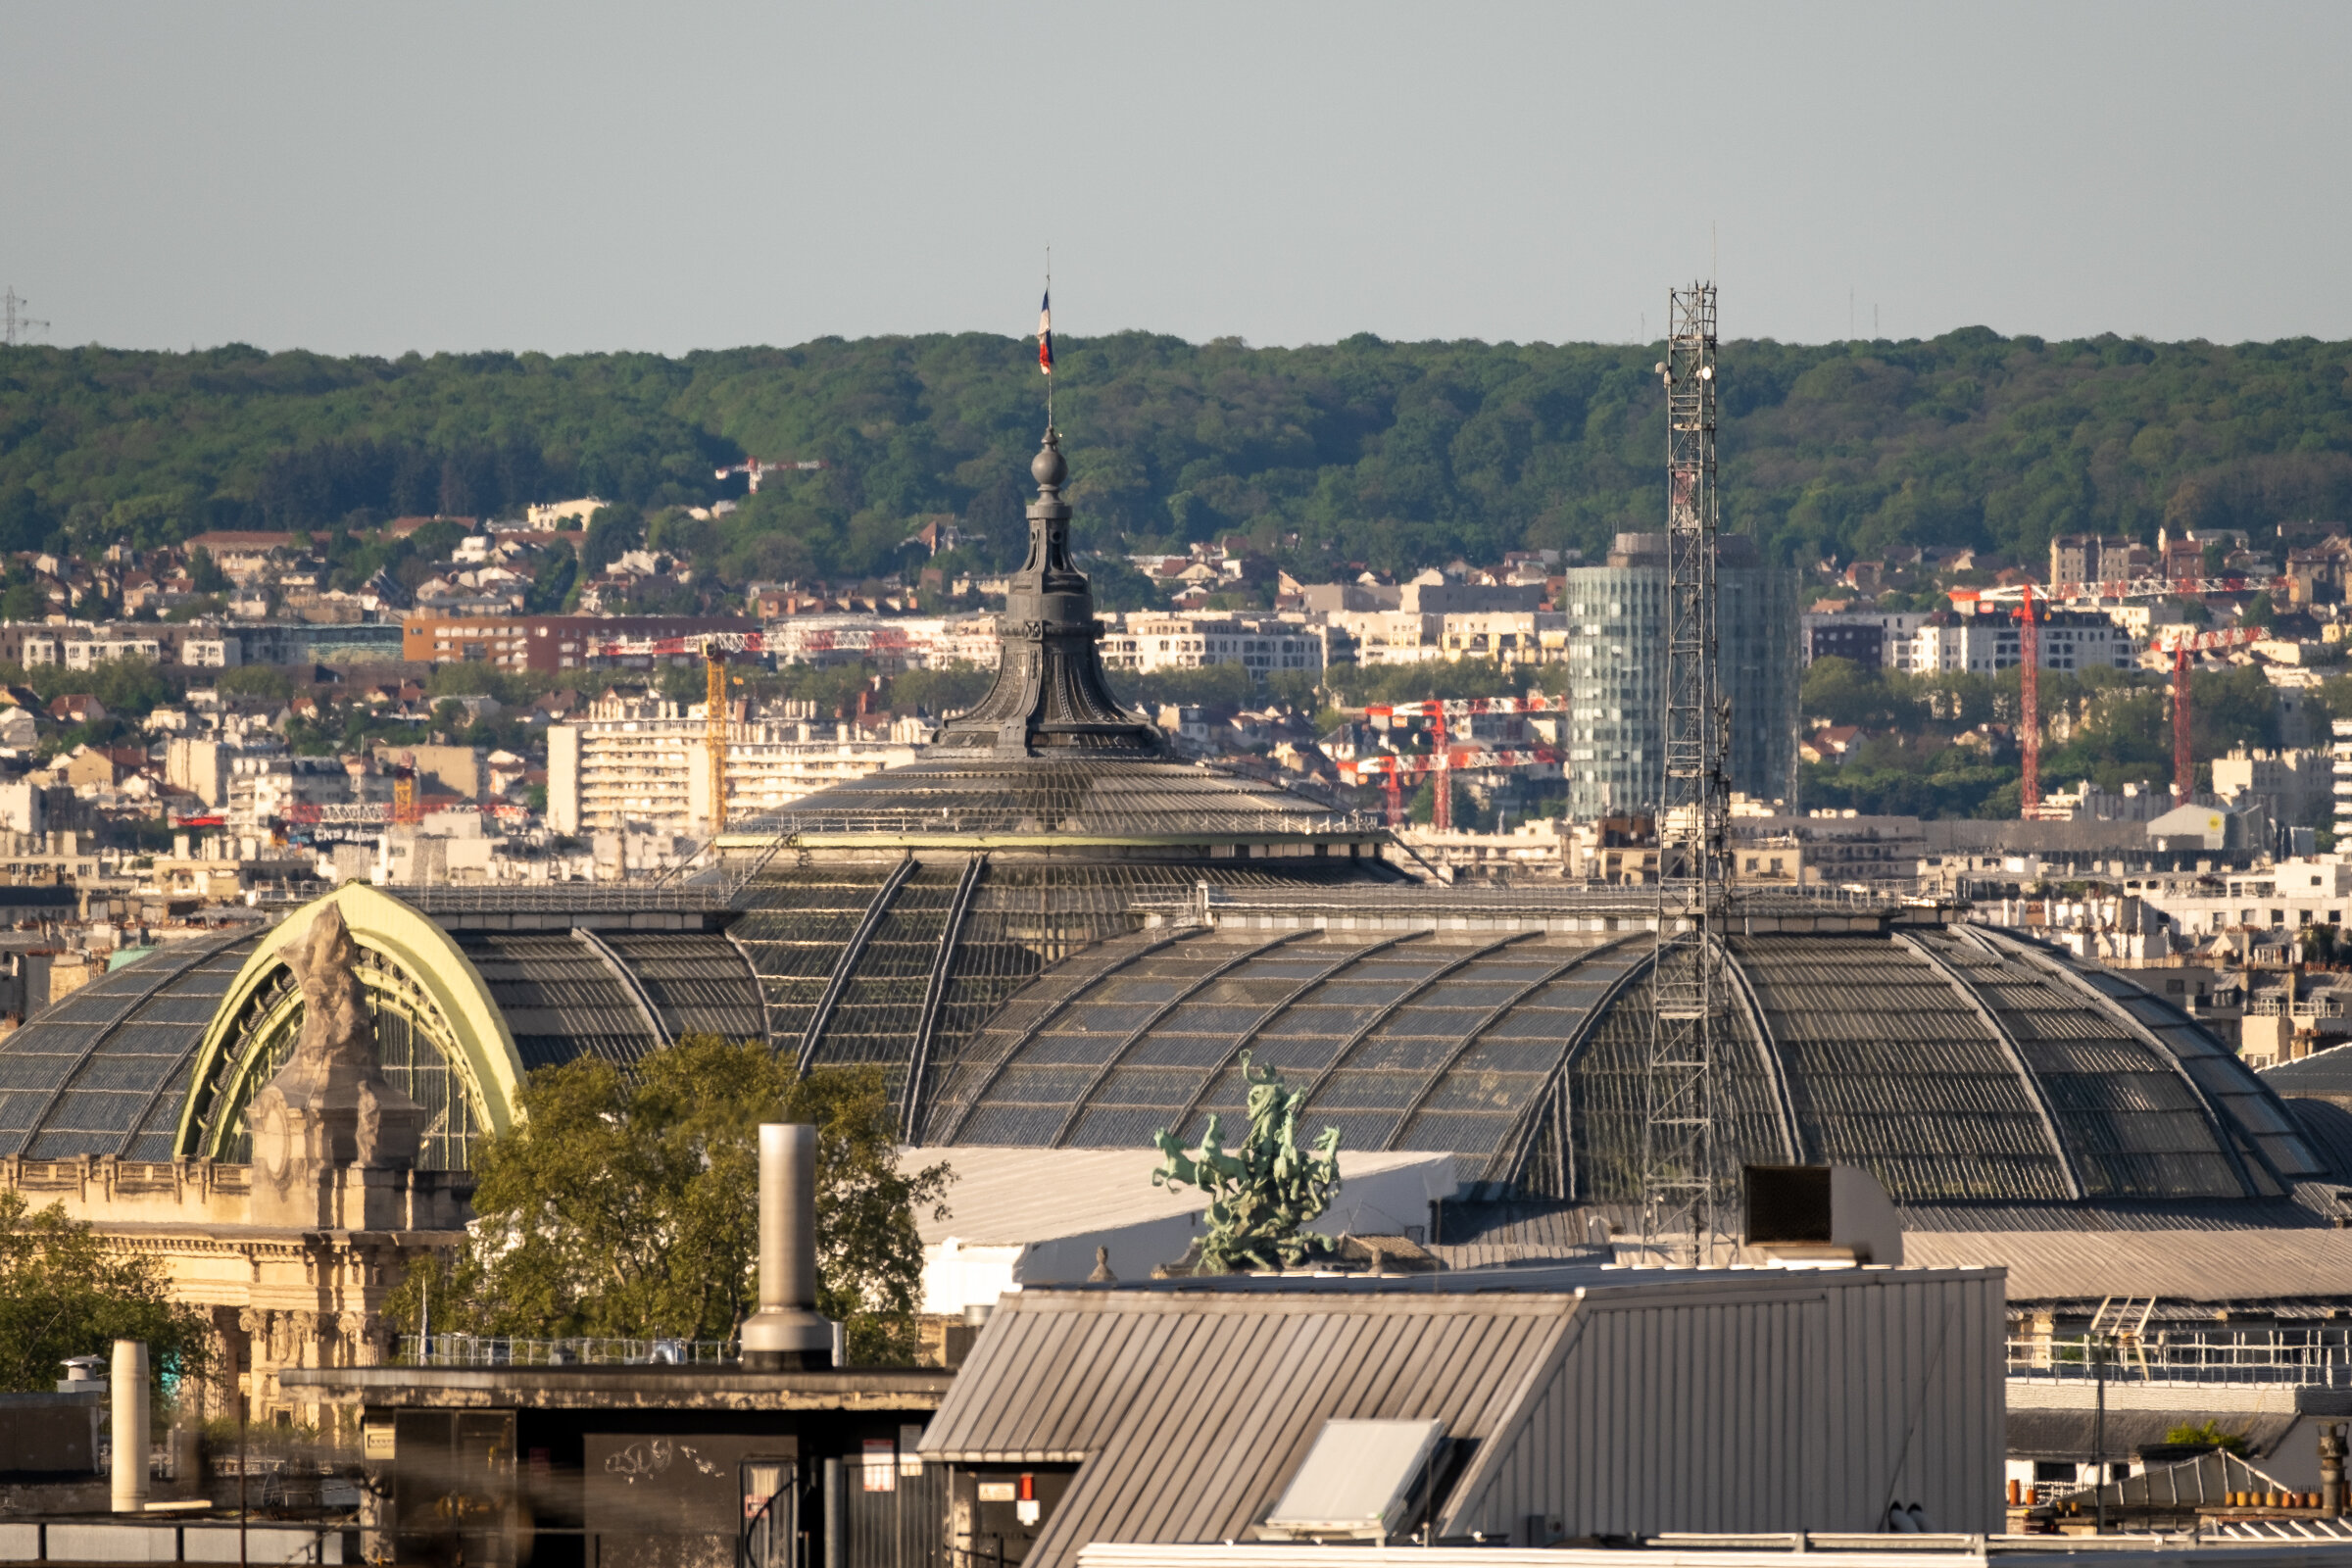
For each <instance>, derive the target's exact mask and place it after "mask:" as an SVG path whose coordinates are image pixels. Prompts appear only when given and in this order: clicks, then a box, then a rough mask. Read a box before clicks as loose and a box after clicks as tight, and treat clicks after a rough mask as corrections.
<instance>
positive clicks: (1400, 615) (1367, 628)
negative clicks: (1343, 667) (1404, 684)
mask: <svg viewBox="0 0 2352 1568" xmlns="http://www.w3.org/2000/svg"><path fill="white" fill-rule="evenodd" d="M1329 619H1330V622H1331V624H1332V626H1334V627H1335V628H1337V629H1339V630H1342V631H1344V632H1346V633H1347V634H1348V636H1349V637H1351V638H1353V639H1354V641H1355V661H1356V662H1357V663H1359V664H1364V665H1372V664H1420V663H1426V662H1429V661H1430V660H1433V659H1444V658H1445V657H1446V617H1445V616H1444V615H1435V614H1423V613H1420V612H1419V611H1415V610H1335V611H1333V612H1331V613H1330V616H1329Z"/></svg>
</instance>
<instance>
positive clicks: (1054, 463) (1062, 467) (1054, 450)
mask: <svg viewBox="0 0 2352 1568" xmlns="http://www.w3.org/2000/svg"><path fill="white" fill-rule="evenodd" d="M1069 471H1070V466H1069V465H1068V464H1067V463H1065V462H1063V461H1062V456H1061V444H1060V436H1059V432H1057V431H1054V430H1048V431H1047V432H1046V444H1045V445H1044V446H1042V447H1039V448H1038V449H1037V456H1036V457H1034V458H1031V459H1030V460H1029V477H1030V478H1032V479H1035V480H1036V481H1037V482H1038V483H1039V484H1041V485H1046V486H1054V485H1058V484H1060V483H1061V481H1062V479H1063V478H1064V477H1065V476H1066V475H1067V474H1068V473H1069Z"/></svg>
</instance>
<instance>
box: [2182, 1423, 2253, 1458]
mask: <svg viewBox="0 0 2352 1568" xmlns="http://www.w3.org/2000/svg"><path fill="white" fill-rule="evenodd" d="M2164 1441H2165V1442H2167V1443H2171V1444H2177V1445H2178V1446H2181V1447H2184V1448H2219V1449H2221V1450H2222V1451H2223V1452H2225V1453H2235V1454H2243V1453H2244V1452H2245V1451H2246V1435H2245V1434H2244V1433H2242V1432H2224V1431H2223V1430H2222V1424H2221V1423H2220V1422H2218V1421H2205V1422H2202V1423H2200V1424H2199V1425H2196V1426H2188V1425H2181V1426H2177V1427H2168V1428H2166V1429H2165V1434H2164Z"/></svg>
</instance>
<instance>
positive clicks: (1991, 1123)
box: [930, 923, 2325, 1204]
mask: <svg viewBox="0 0 2352 1568" xmlns="http://www.w3.org/2000/svg"><path fill="white" fill-rule="evenodd" d="M1277 937H1284V938H1289V940H1283V941H1274V940H1271V939H1274V938H1277ZM1113 946H1114V947H1116V948H1117V950H1118V951H1117V956H1116V957H1115V959H1113V960H1111V961H1107V962H1106V961H1104V955H1103V953H1101V952H1100V951H1098V952H1097V953H1094V954H1087V955H1082V956H1080V957H1079V958H1077V959H1073V960H1071V961H1070V962H1068V963H1065V964H1062V965H1056V966H1054V967H1051V968H1049V969H1047V970H1046V971H1045V972H1044V973H1043V974H1041V975H1040V976H1039V977H1038V979H1037V981H1036V982H1034V983H1033V984H1032V985H1031V986H1030V987H1029V988H1027V989H1026V990H1024V991H1023V992H1021V993H1020V994H1018V995H1017V996H1016V997H1015V998H1014V999H1013V1000H1012V1002H1011V1003H1009V1004H1007V1005H1006V1006H1005V1008H1004V1010H1003V1011H1002V1013H1000V1015H999V1018H998V1020H997V1021H996V1023H995V1024H993V1025H992V1026H991V1027H990V1029H989V1031H988V1036H989V1039H988V1042H987V1045H986V1049H985V1050H984V1051H983V1052H982V1053H980V1054H979V1055H978V1056H977V1057H976V1058H975V1061H976V1063H978V1064H980V1065H981V1066H983V1067H984V1070H981V1071H976V1072H974V1073H972V1074H971V1075H970V1076H968V1077H967V1078H966V1079H965V1082H966V1083H967V1084H968V1085H969V1086H970V1087H969V1088H968V1089H965V1090H963V1091H961V1092H959V1093H956V1094H953V1095H949V1096H946V1097H943V1099H942V1102H941V1105H942V1110H943V1111H944V1112H950V1113H949V1114H943V1115H935V1116H933V1117H931V1118H930V1122H931V1124H932V1128H933V1138H932V1141H934V1142H942V1143H970V1144H1014V1145H1024V1144H1028V1145H1040V1146H1043V1145H1049V1144H1060V1145H1069V1146H1077V1147H1138V1146H1141V1145H1142V1144H1143V1143H1144V1142H1145V1141H1146V1140H1147V1139H1149V1138H1150V1137H1151V1135H1152V1132H1153V1131H1154V1130H1156V1129H1158V1128H1162V1127H1164V1128H1167V1129H1169V1130H1171V1131H1172V1132H1174V1133H1175V1134H1176V1136H1178V1137H1179V1138H1181V1139H1183V1140H1184V1141H1185V1142H1186V1143H1187V1144H1188V1145H1190V1144H1192V1143H1194V1142H1197V1141H1198V1140H1199V1139H1200V1137H1201V1135H1202V1133H1203V1130H1204V1127H1203V1123H1204V1121H1205V1119H1206V1117H1207V1116H1208V1115H1209V1114H1210V1113H1212V1112H1213V1113H1215V1114H1216V1115H1218V1116H1219V1117H1220V1118H1221V1120H1222V1122H1223V1125H1224V1126H1225V1127H1226V1128H1227V1129H1228V1132H1227V1136H1232V1129H1234V1128H1235V1126H1236V1121H1235V1118H1236V1117H1238V1116H1240V1115H1242V1114H1244V1113H1245V1109H1246V1101H1247V1096H1248V1085H1247V1083H1246V1082H1244V1080H1243V1076H1242V1073H1241V1070H1240V1067H1239V1060H1238V1058H1239V1054H1240V1051H1241V1050H1242V1049H1243V1047H1244V1046H1245V1045H1247V1046H1249V1047H1250V1048H1252V1049H1253V1051H1254V1060H1255V1061H1256V1062H1258V1063H1259V1064H1262V1065H1265V1066H1271V1067H1276V1068H1279V1069H1281V1070H1282V1071H1283V1073H1284V1074H1285V1076H1286V1079H1287V1080H1288V1082H1290V1083H1291V1084H1292V1085H1293V1086H1294V1087H1299V1088H1302V1089H1303V1090H1304V1092H1305V1095H1306V1102H1305V1105H1304V1109H1303V1112H1302V1131H1303V1132H1305V1133H1307V1134H1310V1135H1311V1134H1314V1133H1319V1132H1320V1130H1321V1129H1322V1128H1323V1127H1325V1126H1333V1127H1337V1128H1339V1129H1340V1131H1341V1134H1342V1147H1343V1148H1344V1149H1356V1150H1365V1149H1397V1150H1429V1151H1445V1152H1454V1153H1457V1154H1459V1155H1461V1156H1462V1157H1463V1158H1464V1159H1465V1161H1467V1162H1468V1163H1469V1164H1471V1165H1474V1166H1475V1167H1476V1168H1475V1170H1468V1169H1466V1170H1465V1171H1464V1175H1465V1176H1466V1177H1474V1178H1478V1179H1483V1180H1490V1181H1497V1180H1498V1181H1512V1180H1518V1179H1521V1176H1522V1173H1525V1172H1529V1171H1534V1172H1537V1173H1538V1174H1537V1175H1532V1176H1528V1177H1527V1178H1526V1179H1528V1180H1538V1179H1539V1176H1540V1178H1541V1180H1540V1185H1542V1186H1543V1187H1544V1191H1545V1192H1547V1193H1549V1192H1550V1189H1551V1188H1552V1187H1557V1188H1559V1189H1560V1190H1559V1191H1558V1192H1557V1193H1553V1194H1551V1196H1557V1197H1563V1198H1582V1199H1596V1200H1600V1201H1616V1200H1617V1199H1620V1198H1624V1197H1626V1196H1628V1195H1627V1193H1624V1192H1620V1191H1618V1190H1617V1189H1618V1188H1620V1187H1622V1186H1623V1185H1624V1184H1625V1183H1626V1182H1627V1181H1629V1180H1631V1179H1632V1176H1631V1172H1630V1169H1629V1168H1626V1161H1627V1160H1628V1159H1629V1158H1630V1157H1631V1155H1630V1153H1629V1151H1633V1150H1637V1149H1638V1148H1639V1143H1640V1124H1641V1117H1642V1095H1641V1093H1640V1088H1641V1077H1642V1075H1641V1071H1640V1067H1641V1060H1640V1057H1641V1050H1642V1037H1643V1033H1644V1032H1643V1031H1642V1030H1641V1029H1640V1028H1638V1027H1632V1028H1617V1027H1615V1026H1614V1024H1612V1025H1611V1026H1610V1027H1607V1028H1604V1027H1602V1025H1603V1024H1604V1023H1607V1022H1609V1020H1611V1019H1615V1020H1616V1021H1617V1022H1619V1023H1622V1022H1624V1021H1625V1020H1626V1019H1628V1018H1631V1019H1632V1020H1633V1021H1634V1023H1635V1024H1638V1023H1639V1015H1640V1014H1641V1012H1642V1005H1643V1004H1642V1000H1641V999H1642V995H1643V994H1644V993H1643V989H1642V987H1641V986H1640V985H1639V983H1638V982H1639V980H1640V977H1641V975H1642V972H1643V969H1644V966H1645V964H1646V962H1647V959H1648V952H1649V948H1650V939H1649V937H1648V935H1647V934H1646V933H1642V932H1619V933H1613V934H1612V933H1600V932H1591V933H1579V934H1574V935H1571V934H1568V933H1562V932H1544V931H1542V930H1534V931H1521V932H1515V933H1509V934H1496V933H1492V932H1481V933H1472V932H1467V931H1448V930H1444V929H1434V930H1433V929H1422V930H1419V931H1414V932H1406V933H1397V934H1396V935H1392V936H1388V937H1385V938H1383V939H1381V940H1379V941H1376V942H1370V943H1367V942H1364V941H1363V940H1362V939H1360V938H1357V937H1354V936H1352V935H1351V934H1349V933H1347V932H1345V931H1339V930H1331V929H1325V928H1320V927H1317V926H1315V925H1311V924H1309V925H1300V926H1286V927H1283V928H1279V929H1277V930H1271V931H1270V930H1267V929H1265V928H1263V927H1262V926H1261V927H1259V928H1257V929H1251V928H1250V927H1249V926H1246V925H1241V924H1238V923H1237V924H1236V925H1233V926H1225V927H1219V928H1217V929H1213V930H1201V929H1197V930H1193V931H1189V932H1178V933H1174V934H1171V935H1169V936H1167V937H1164V938H1162V939H1161V941H1160V942H1159V943H1157V944H1152V943H1150V942H1148V941H1145V940H1143V939H1140V938H1138V939H1129V940H1128V941H1127V942H1126V943H1121V944H1114V945H1113ZM2013 946H2015V947H2016V951H2014V952H2011V951H2008V950H2009V949H2010V948H2011V947H2013ZM1727 952H1728V954H1729V956H1730V958H1731V960H1732V969H1733V972H1734V974H1735V976H1736V977H1737V980H1738V985H1737V987H1736V989H1735V999H1734V1005H1735V1008H1736V1011H1737V1013H1738V1016H1739V1018H1740V1024H1739V1028H1738V1030H1737V1032H1738V1033H1739V1034H1740V1035H1741V1036H1743V1037H1745V1040H1746V1048H1745V1049H1739V1050H1735V1051H1733V1052H1732V1053H1730V1054H1727V1056H1726V1057H1725V1058H1724V1060H1723V1063H1722V1073H1723V1078H1722V1082H1721V1084H1720V1086H1719V1089H1720V1095H1721V1102H1720V1103H1721V1107H1722V1118H1723V1122H1724V1125H1725V1127H1726V1129H1727V1131H1726V1146H1727V1152H1729V1153H1730V1154H1731V1155H1732V1156H1733V1157H1737V1158H1739V1159H1741V1160H1761V1161H1779V1160H1786V1159H1789V1158H1791V1157H1801V1158H1809V1159H1820V1160H1834V1161H1839V1162H1844V1163H1853V1164H1859V1165H1863V1166H1866V1167H1868V1168H1869V1169H1871V1170H1872V1171H1873V1172H1874V1173H1876V1174H1877V1175H1878V1176H1879V1178H1880V1180H1881V1181H1882V1182H1884V1183H1885V1184H1886V1185H1887V1189H1888V1191H1889V1192H1890V1193H1892V1194H1893V1195H1894V1196H1895V1197H1896V1198H1897V1199H1898V1200H1900V1201H1905V1202H1911V1203H1936V1202H1959V1203H1980V1204H1981V1203H1986V1202H2010V1203H2015V1202H2066V1201H2081V1199H2082V1198H2084V1197H2087V1198H2090V1199H2118V1198H2121V1199H2131V1200H2137V1199H2145V1198H2160V1197H2161V1198H2200V1197H2212V1198H2240V1197H2259V1196H2262V1194H2263V1192H2264V1191H2265V1189H2264V1188H2263V1187H2261V1186H2259V1185H2255V1186H2249V1185H2246V1184H2241V1183H2240V1182H2239V1181H2238V1180H2237V1179H2236V1178H2235V1176H2234V1174H2233V1167H2232V1164H2231V1161H2230V1157H2229V1156H2230V1152H2231V1151H2232V1149H2233V1148H2243V1149H2244V1150H2246V1151H2247V1153H2246V1158H2245V1164H2246V1166H2247V1167H2248V1168H2249V1169H2250V1170H2256V1171H2260V1170H2264V1169H2265V1168H2266V1167H2265V1166H2264V1164H2263V1160H2264V1159H2268V1160H2271V1161H2275V1162H2278V1164H2279V1166H2280V1168H2281V1169H2282V1170H2288V1171H2296V1172H2300V1171H2303V1170H2306V1169H2308V1170H2311V1171H2313V1172H2318V1171H2320V1170H2322V1169H2324V1168H2325V1167H2324V1166H2323V1165H2322V1164H2321V1162H2320V1160H2319V1157H2318V1156H2317V1155H2316V1154H2315V1153H2313V1152H2312V1151H2311V1148H2310V1145H2309V1143H2308V1142H2307V1141H2306V1140H2305V1138H2304V1137H2303V1135H2302V1134H2301V1133H2300V1132H2299V1131H2298V1129H2297V1128H2296V1126H2295V1124H2294V1123H2293V1121H2292V1120H2291V1119H2290V1118H2289V1117H2288V1116H2287V1114H2286V1112H2285V1111H2284V1110H2283V1109H2282V1108H2281V1107H2280V1106H2279V1105H2278V1102H2277V1101H2276V1099H2275V1098H2274V1097H2271V1096H2268V1095H2267V1094H2265V1093H2264V1091H2263V1089H2262V1086H2261V1085H2260V1084H2259V1082H2257V1081H2255V1080H2254V1079H2253V1078H2252V1076H2251V1075H2250V1074H2245V1073H2243V1072H2242V1070H2238V1071H2234V1072H2233V1071H2232V1069H2234V1067H2235V1064H2234V1063H2232V1062H2229V1061H2228V1060H2227V1059H2226V1057H2225V1056H2224V1055H2223V1054H2222V1053H2221V1051H2220V1048H2219V1047H2218V1046H2217V1045H2214V1044H2212V1043H2211V1042H2210V1041H2209V1040H2206V1039H2205V1038H2204V1037H2203V1036H2202V1035H2201V1032H2199V1033H2198V1034H2197V1038H2196V1039H2195V1040H2193V1041H2184V1042H2181V1043H2175V1041H2174V1040H2172V1039H2171V1038H2169V1037H2168V1036H2167V1035H2166V1033H2165V1031H2166V1030H2167V1029H2171V1028H2175V1027H2178V1028H2179V1029H2180V1030H2187V1031H2194V1025H2193V1023H2191V1022H2190V1021H2189V1020H2186V1019H2185V1018H2178V1019H2170V1020H2168V1019H2167V1018H2165V1017H2162V1016H2157V1015H2155V1012H2154V1010H2153V1009H2157V1008H2159V1007H2160V1006H2161V1004H2158V1003H2156V1002H2154V1001H2153V1000H2152V999H2148V998H2146V996H2145V994H2144V993H2141V992H2139V991H2138V990H2137V989H2136V988H2133V987H2131V985H2130V984H2129V982H2128V981H2125V980H2123V979H2121V978H2120V977H2114V976H2106V975H2097V976H2082V977H2070V976H2069V975H2068V974H2066V973H2062V972H2061V971H2063V970H2067V969H2070V968H2071V966H2070V965H2068V964H2066V963H2065V961H2064V959H2063V957H2062V956H2049V957H2047V958H2045V957H2043V956H2041V955H2040V954H2039V953H2038V951H2032V950H2027V949H2025V948H2024V947H2022V945H2013V944H2009V943H2006V942H2001V943H1999V945H1998V947H1997V948H1996V947H1995V946H1994V945H1993V943H1991V942H1986V943H1982V944H1981V943H1979V942H1978V941H1977V940H1975V939H1974V938H1973V937H1970V936H1962V935H1957V934H1954V933H1950V932H1945V931H1942V930H1938V929H1936V928H1922V929H1920V930H1918V931H1917V932H1904V933H1902V934H1900V935H1899V936H1890V935H1889V934H1888V933H1886V932H1856V933H1848V934H1836V935H1808V934H1791V933H1786V932H1782V933H1767V934H1764V935H1758V936H1741V937H1735V938H1733V939H1731V941H1730V942H1729V943H1728V944H1727ZM2077 978H2080V979H2081V987H2078V985H2077V984H2076V979H2077ZM2110 985H2111V986H2113V987H2114V988H2115V991H2116V992H2117V993H2120V994H2119V995H2110V996H2106V997H2104V998H2102V997H2101V996H2100V995H2098V994H2097V993H2099V992H2100V991H2102V990H2103V989H2104V988H2105V987H2106V986H2110ZM2084 988H2087V989H2084ZM2128 1014H2130V1015H2128ZM2134 1015H2135V1016H2134ZM2201 1052H2209V1053H2212V1055H2211V1056H2210V1057H2208V1056H2206V1055H2203V1054H2200V1053H2201ZM2200 1072H2202V1073H2204V1074H2205V1075H2206V1077H2207V1079H2208V1087H2209V1089H2210V1090H2211V1095H2212V1103H2213V1104H2214V1106H2215V1110H2214V1116H2215V1118H2216V1119H2214V1120H2212V1121H2208V1120H2207V1117H2206V1114H2205V1112H2204V1110H2203V1109H2202V1107H2201V1105H2200V1103H2199V1100H2198V1098H2197V1097H2196V1095H2194V1094H2193V1093H2192V1082H2193V1075H2194V1074H2197V1073H2200ZM2258 1140H2268V1141H2269V1147H2268V1149H2267V1150H2264V1151H2263V1152H2262V1153H2261V1157H2259V1158H2258V1157H2257V1153H2256V1151H2257V1149H2258V1142H2257V1141H2258ZM1539 1150H1550V1151H1552V1152H1550V1153H1546V1154H1544V1155H1543V1157H1542V1159H1540V1160H1537V1161H1536V1163H1535V1164H1534V1165H1531V1164H1530V1160H1531V1158H1533V1157H1534V1152H1535V1151H1539ZM1497 1173H1499V1174H1497ZM1546 1173H1547V1174H1546ZM2225 1182H2226V1184H2227V1185H2223V1184H2224V1183H2225ZM1530 1190H1531V1191H1533V1190H1535V1189H1530Z"/></svg>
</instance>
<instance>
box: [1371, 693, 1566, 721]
mask: <svg viewBox="0 0 2352 1568" xmlns="http://www.w3.org/2000/svg"><path fill="white" fill-rule="evenodd" d="M1567 707H1568V699H1567V698H1565V697H1546V696H1545V695H1544V693H1542V692H1530V693H1529V694H1528V695H1527V696H1525V697H1446V698H1439V697H1432V698H1430V699H1429V700H1428V701H1427V702H1421V703H1374V704H1372V705H1370V706H1369V707H1367V708H1366V709H1365V710H1364V717H1366V718H1385V719H1391V720H1395V719H1399V718H1403V719H1414V718H1438V717H1441V716H1444V717H1452V718H1459V717H1462V716H1464V715H1465V714H1477V713H1558V712H1564V711H1566V710H1567Z"/></svg>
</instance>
